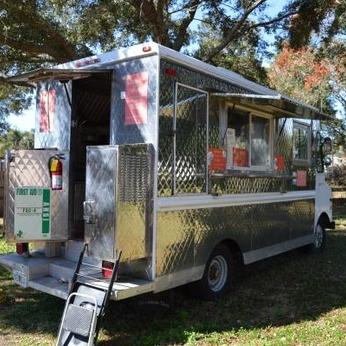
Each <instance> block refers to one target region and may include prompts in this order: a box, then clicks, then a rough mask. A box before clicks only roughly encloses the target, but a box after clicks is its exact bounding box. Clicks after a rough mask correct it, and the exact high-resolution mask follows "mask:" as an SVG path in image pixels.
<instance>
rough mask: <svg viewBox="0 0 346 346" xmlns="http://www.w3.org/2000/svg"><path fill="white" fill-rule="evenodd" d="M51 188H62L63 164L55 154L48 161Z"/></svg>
mask: <svg viewBox="0 0 346 346" xmlns="http://www.w3.org/2000/svg"><path fill="white" fill-rule="evenodd" d="M48 167H49V173H50V179H51V188H52V190H62V169H63V165H62V162H61V159H60V157H59V156H57V155H55V156H52V157H51V158H50V159H49V162H48Z"/></svg>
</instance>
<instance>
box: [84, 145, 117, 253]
mask: <svg viewBox="0 0 346 346" xmlns="http://www.w3.org/2000/svg"><path fill="white" fill-rule="evenodd" d="M116 174H117V147H114V146H99V147H87V168H86V200H87V201H90V203H92V204H91V208H93V209H94V210H93V213H94V220H91V222H92V223H90V224H89V223H86V224H85V240H86V242H88V243H89V250H90V253H91V255H92V256H94V257H97V258H102V259H112V258H114V242H115V185H116Z"/></svg>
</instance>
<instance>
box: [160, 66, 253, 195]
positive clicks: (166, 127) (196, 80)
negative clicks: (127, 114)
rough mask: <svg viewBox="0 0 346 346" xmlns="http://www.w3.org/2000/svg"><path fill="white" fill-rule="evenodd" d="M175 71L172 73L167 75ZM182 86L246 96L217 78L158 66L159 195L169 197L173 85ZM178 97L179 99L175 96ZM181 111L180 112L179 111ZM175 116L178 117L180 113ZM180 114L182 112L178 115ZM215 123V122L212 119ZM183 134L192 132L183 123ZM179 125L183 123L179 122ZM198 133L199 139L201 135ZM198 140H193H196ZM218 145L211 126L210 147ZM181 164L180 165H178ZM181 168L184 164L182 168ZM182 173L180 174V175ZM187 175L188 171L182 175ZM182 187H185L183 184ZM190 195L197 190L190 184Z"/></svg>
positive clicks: (241, 90)
mask: <svg viewBox="0 0 346 346" xmlns="http://www.w3.org/2000/svg"><path fill="white" fill-rule="evenodd" d="M169 71H175V73H173V74H172V73H169ZM176 83H182V84H185V85H188V86H191V87H194V88H198V89H202V90H207V91H210V90H212V91H220V92H222V91H223V92H240V93H242V92H246V91H247V90H245V89H243V88H240V87H238V86H236V85H235V84H232V83H228V82H225V81H222V80H219V79H217V78H214V77H211V76H208V75H205V74H203V73H196V72H195V71H193V70H192V69H189V68H186V67H184V66H181V65H178V64H175V63H172V62H169V61H166V60H161V62H160V110H159V148H158V153H159V165H158V195H159V196H171V195H172V194H173V157H174V154H173V150H174V145H173V143H174V140H173V138H174V131H173V116H174V102H175V85H176ZM178 97H179V96H178ZM181 109H182V108H181ZM177 110H178V113H179V109H177ZM181 112H183V111H181ZM213 119H214V118H213ZM185 124H186V127H185V126H182V127H183V128H185V129H186V131H190V132H191V130H192V128H191V126H189V125H188V124H187V122H185ZM181 125H182V122H181ZM181 125H179V126H181ZM202 133H204V131H202ZM202 133H200V134H199V135H202ZM199 137H200V136H197V137H196V138H199ZM218 143H219V130H218V124H216V123H215V122H211V124H210V127H209V144H210V145H215V146H216V145H218ZM182 163H183V161H181V164H182ZM182 165H183V166H184V164H182ZM184 172H185V170H183V173H184ZM187 173H189V170H187V171H186V172H185V174H187ZM184 185H185V184H184ZM191 185H192V187H191V188H190V190H191V191H186V192H197V191H199V190H200V186H199V187H198V188H197V189H196V188H194V187H193V185H194V184H191ZM200 185H201V184H200Z"/></svg>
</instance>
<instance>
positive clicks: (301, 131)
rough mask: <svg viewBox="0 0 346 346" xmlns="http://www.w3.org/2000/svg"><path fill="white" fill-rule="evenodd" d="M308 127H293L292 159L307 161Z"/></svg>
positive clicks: (296, 125)
mask: <svg viewBox="0 0 346 346" xmlns="http://www.w3.org/2000/svg"><path fill="white" fill-rule="evenodd" d="M309 136H310V127H309V126H308V125H304V124H297V123H294V125H293V159H294V160H304V161H308V160H309V138H310V137H309Z"/></svg>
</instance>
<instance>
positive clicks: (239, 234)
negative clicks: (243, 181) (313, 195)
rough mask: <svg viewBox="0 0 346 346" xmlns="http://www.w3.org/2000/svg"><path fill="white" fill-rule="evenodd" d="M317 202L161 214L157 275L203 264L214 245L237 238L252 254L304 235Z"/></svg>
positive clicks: (242, 248)
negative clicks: (253, 251)
mask: <svg viewBox="0 0 346 346" xmlns="http://www.w3.org/2000/svg"><path fill="white" fill-rule="evenodd" d="M313 203H314V202H313V200H306V201H292V202H282V203H266V204H253V205H245V206H229V207H220V208H209V209H206V208H204V209H188V210H179V211H169V212H159V213H158V219H157V244H156V246H157V260H156V266H157V276H162V275H167V274H170V273H175V272H178V271H180V270H184V269H187V268H189V267H196V266H200V265H204V264H205V263H206V261H207V259H208V257H209V255H210V253H211V251H212V249H213V248H214V246H215V245H216V244H217V243H219V242H220V241H223V240H225V239H232V240H234V241H235V242H236V243H237V244H238V245H239V247H240V249H241V251H242V252H248V251H251V250H255V249H260V248H262V247H265V246H270V245H274V244H278V243H281V242H285V241H287V240H289V239H293V238H296V237H300V236H304V235H306V234H308V233H309V232H311V226H312V225H313V220H314V212H313V210H314V208H313Z"/></svg>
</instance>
